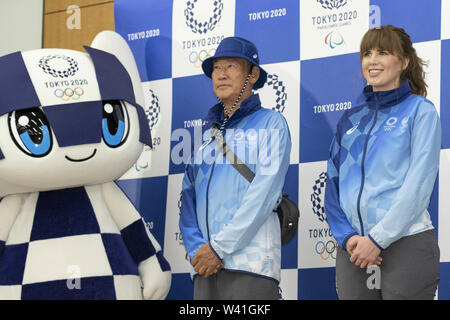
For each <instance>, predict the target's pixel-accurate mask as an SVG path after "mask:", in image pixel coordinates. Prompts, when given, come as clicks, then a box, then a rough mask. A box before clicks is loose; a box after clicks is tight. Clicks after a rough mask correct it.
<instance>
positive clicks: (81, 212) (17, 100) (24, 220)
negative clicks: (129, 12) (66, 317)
mask: <svg viewBox="0 0 450 320" xmlns="http://www.w3.org/2000/svg"><path fill="white" fill-rule="evenodd" d="M85 50H86V52H87V53H85V52H81V51H73V50H64V49H41V50H33V51H27V52H16V53H12V54H9V55H6V56H3V57H1V58H0V75H1V76H0V197H1V198H2V201H1V202H0V299H164V298H165V297H166V295H167V293H168V291H169V288H170V283H171V272H170V266H169V264H168V263H167V261H166V260H165V259H164V257H163V255H162V251H161V247H160V246H159V244H158V243H157V241H156V240H155V238H154V237H153V236H152V235H151V234H150V232H149V230H148V229H147V227H146V224H145V222H144V220H143V219H142V218H141V216H140V214H139V212H138V211H137V210H136V209H135V207H134V206H133V205H132V203H131V202H130V201H129V200H128V198H127V197H126V196H125V194H124V193H123V192H122V191H121V189H120V188H119V187H118V186H117V184H116V183H115V182H114V180H116V179H118V178H119V177H121V176H122V175H123V174H124V173H125V172H126V171H127V170H128V169H129V168H130V167H132V166H133V164H134V163H135V162H136V160H137V159H138V157H139V155H140V154H141V152H142V150H143V146H144V144H147V145H149V146H151V138H150V130H149V126H148V121H147V120H146V116H145V112H144V109H143V108H142V105H143V104H144V97H143V92H142V88H141V83H140V79H139V74H138V70H137V67H136V63H135V61H134V58H133V55H132V53H131V50H130V48H129V47H128V45H127V43H126V41H125V40H123V39H122V38H121V37H120V36H119V35H118V34H116V33H114V32H112V31H104V32H102V33H100V34H99V35H97V37H96V38H95V40H94V41H93V43H92V45H91V47H85Z"/></svg>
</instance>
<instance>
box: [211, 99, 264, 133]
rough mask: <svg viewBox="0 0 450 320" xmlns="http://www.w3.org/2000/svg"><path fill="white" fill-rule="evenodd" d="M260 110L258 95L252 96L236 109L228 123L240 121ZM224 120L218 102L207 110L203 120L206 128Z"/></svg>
mask: <svg viewBox="0 0 450 320" xmlns="http://www.w3.org/2000/svg"><path fill="white" fill-rule="evenodd" d="M259 109H261V100H260V99H259V95H258V94H252V95H251V96H250V97H248V98H247V99H245V100H244V101H242V102H241V106H240V107H239V109H237V110H236V111H235V112H234V114H233V116H232V117H231V118H230V121H236V120H239V119H242V118H244V117H246V116H248V115H250V114H252V113H253V112H256V111H258V110H259ZM223 118H224V115H223V105H222V104H221V103H220V102H219V103H218V104H216V105H215V106H214V107H212V108H211V109H209V111H208V115H207V116H206V118H205V121H206V126H207V127H208V128H209V127H211V125H212V124H213V123H220V122H222V120H223Z"/></svg>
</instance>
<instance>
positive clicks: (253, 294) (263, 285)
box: [194, 269, 279, 300]
mask: <svg viewBox="0 0 450 320" xmlns="http://www.w3.org/2000/svg"><path fill="white" fill-rule="evenodd" d="M278 299H279V290H278V283H277V282H276V281H275V280H272V279H268V278H263V277H259V276H257V275H252V274H248V273H243V272H235V271H228V270H223V269H222V270H220V271H219V272H217V273H216V274H214V275H212V276H210V277H208V278H205V277H202V276H200V275H196V276H195V278H194V300H278Z"/></svg>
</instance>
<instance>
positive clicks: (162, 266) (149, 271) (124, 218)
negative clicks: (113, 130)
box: [102, 182, 171, 300]
mask: <svg viewBox="0 0 450 320" xmlns="http://www.w3.org/2000/svg"><path fill="white" fill-rule="evenodd" d="M102 192H103V196H104V198H105V201H106V204H107V206H108V209H109V210H110V212H111V215H112V217H113V219H114V221H115V222H116V224H117V226H118V227H119V230H120V233H121V235H122V238H123V239H124V242H125V245H126V246H127V248H128V250H129V252H130V254H131V256H132V257H133V259H134V261H135V262H136V264H137V265H138V269H139V274H140V276H141V279H142V282H143V285H144V289H143V295H144V299H153V300H156V299H164V298H165V297H166V296H167V293H168V292H169V289H170V284H171V272H170V266H169V263H168V262H167V261H166V259H165V258H164V256H163V255H162V251H161V246H160V245H159V243H158V242H157V241H156V239H155V238H154V237H153V235H152V234H151V233H150V231H149V230H148V228H147V227H146V224H145V222H144V220H143V219H142V217H141V216H140V214H139V212H138V211H137V210H136V208H135V207H134V206H133V204H132V203H131V202H130V200H128V198H127V197H126V195H125V194H124V193H123V192H122V190H120V188H119V187H118V186H117V185H116V183H115V182H108V183H105V184H103V185H102Z"/></svg>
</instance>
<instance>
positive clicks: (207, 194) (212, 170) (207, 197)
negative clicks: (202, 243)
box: [206, 131, 225, 242]
mask: <svg viewBox="0 0 450 320" xmlns="http://www.w3.org/2000/svg"><path fill="white" fill-rule="evenodd" d="M224 132H225V131H224ZM223 139H225V135H223ZM216 143H217V142H216ZM219 154H220V153H219V152H217V155H216V157H215V159H214V162H213V164H212V167H211V174H210V175H209V179H208V184H207V185H206V232H207V233H208V242H211V235H210V232H209V215H208V211H209V210H208V207H209V185H210V183H211V178H212V176H213V173H214V168H215V167H216V160H217V157H218V156H219Z"/></svg>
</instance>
